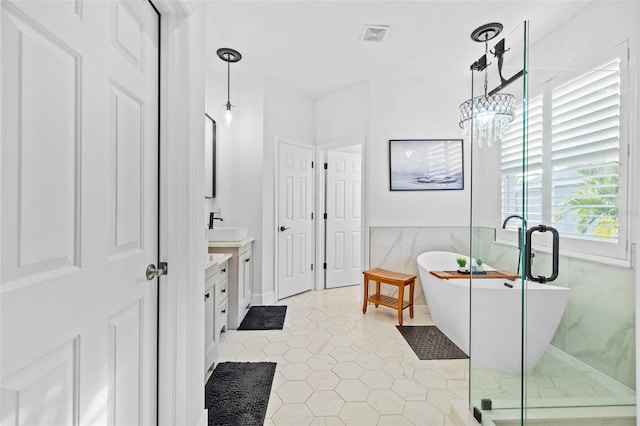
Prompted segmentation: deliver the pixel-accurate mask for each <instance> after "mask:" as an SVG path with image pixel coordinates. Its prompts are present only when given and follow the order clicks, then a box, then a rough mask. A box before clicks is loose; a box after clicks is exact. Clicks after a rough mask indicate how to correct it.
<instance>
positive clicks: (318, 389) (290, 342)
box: [218, 286, 469, 426]
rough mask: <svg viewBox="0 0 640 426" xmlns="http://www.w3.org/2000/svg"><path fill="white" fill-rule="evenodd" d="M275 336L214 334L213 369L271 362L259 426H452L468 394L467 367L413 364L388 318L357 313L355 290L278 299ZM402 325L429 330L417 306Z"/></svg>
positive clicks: (462, 363) (378, 311) (383, 311)
mask: <svg viewBox="0 0 640 426" xmlns="http://www.w3.org/2000/svg"><path fill="white" fill-rule="evenodd" d="M279 304H282V305H287V306H288V308H287V316H286V320H285V325H284V329H283V330H272V331H233V330H230V331H228V332H226V333H222V335H221V339H220V340H221V343H220V346H219V354H220V355H219V357H218V362H224V361H271V362H276V363H277V364H278V365H277V369H276V374H275V377H274V381H273V386H272V389H271V397H270V400H269V407H268V409H267V419H266V422H265V424H266V425H295V426H300V425H367V426H371V425H393V426H401V425H438V426H443V425H454V424H455V422H454V421H453V417H452V415H451V401H454V400H458V399H466V398H467V395H468V377H469V370H468V361H467V360H445V361H420V360H418V358H417V357H416V355H415V354H414V353H413V351H412V350H411V348H410V347H409V345H408V344H407V343H406V342H405V340H404V339H403V337H402V336H401V335H400V333H399V332H398V331H397V330H396V327H395V326H396V325H397V313H396V311H394V310H392V309H388V308H384V307H379V308H375V307H374V306H373V305H370V307H369V308H368V310H367V313H366V315H363V314H362V305H361V303H360V287H359V286H353V287H346V288H340V289H332V290H324V291H312V292H307V293H303V294H301V295H298V296H293V297H290V298H288V299H285V300H282V301H281V302H279ZM404 323H405V325H429V324H432V322H431V317H430V316H429V314H428V313H427V311H426V309H425V308H424V307H418V306H417V307H416V309H415V315H414V318H413V319H410V318H409V312H408V310H405V314H404Z"/></svg>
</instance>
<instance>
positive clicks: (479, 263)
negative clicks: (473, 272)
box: [476, 259, 484, 266]
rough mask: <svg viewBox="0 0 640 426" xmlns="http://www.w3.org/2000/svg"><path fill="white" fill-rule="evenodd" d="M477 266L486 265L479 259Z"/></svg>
mask: <svg viewBox="0 0 640 426" xmlns="http://www.w3.org/2000/svg"><path fill="white" fill-rule="evenodd" d="M476 265H478V266H482V265H484V262H483V261H482V259H477V260H476Z"/></svg>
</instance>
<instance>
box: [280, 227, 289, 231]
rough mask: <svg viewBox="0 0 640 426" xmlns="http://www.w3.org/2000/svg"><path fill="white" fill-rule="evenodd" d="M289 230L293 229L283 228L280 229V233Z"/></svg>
mask: <svg viewBox="0 0 640 426" xmlns="http://www.w3.org/2000/svg"><path fill="white" fill-rule="evenodd" d="M287 229H291V228H287V227H285V226H281V227H280V232H284V231H286V230H287Z"/></svg>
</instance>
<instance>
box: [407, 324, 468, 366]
mask: <svg viewBox="0 0 640 426" xmlns="http://www.w3.org/2000/svg"><path fill="white" fill-rule="evenodd" d="M396 328H397V329H398V331H399V332H400V334H402V337H404V340H406V341H407V343H408V344H409V346H411V349H413V352H415V354H416V355H417V356H418V359H423V360H426V359H467V358H469V357H468V356H467V354H465V353H464V352H463V351H462V349H460V348H459V347H457V346H456V344H455V343H453V342H452V341H451V340H449V338H448V337H447V336H445V334H444V333H443V332H442V331H440V330H439V329H438V327H436V326H435V325H414V326H408V327H405V326H400V325H397V326H396Z"/></svg>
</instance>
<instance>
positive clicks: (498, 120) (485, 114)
mask: <svg viewBox="0 0 640 426" xmlns="http://www.w3.org/2000/svg"><path fill="white" fill-rule="evenodd" d="M501 31H502V24H499V23H497V22H493V23H490V24H485V25H482V26H481V27H478V28H476V29H475V30H474V31H473V32H472V33H471V39H472V40H473V41H477V42H481V43H482V42H483V43H484V56H483V57H481V58H480V59H479V60H478V61H477V62H476V63H474V64H473V65H472V66H471V69H472V71H483V70H484V95H482V96H476V97H475V98H471V99H469V100H468V101H466V102H463V103H462V104H461V105H460V122H459V125H460V128H462V129H463V130H464V136H465V137H469V136H471V138H472V141H473V142H475V143H476V144H477V145H478V146H479V147H482V146H483V145H486V146H493V145H494V144H499V143H500V141H501V140H502V138H503V137H504V135H505V134H506V133H507V132H508V131H509V125H510V124H511V122H512V121H513V118H514V115H515V110H516V99H515V97H514V96H513V95H510V94H508V93H498V94H490V95H487V81H488V72H487V70H488V65H487V55H488V53H489V40H491V39H493V38H495V37H496V36H497V35H498V34H500V32H501ZM496 52H497V49H496ZM492 53H494V52H492ZM496 55H497V53H496ZM500 60H502V59H501V58H500ZM499 67H501V64H499ZM501 78H502V75H501Z"/></svg>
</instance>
